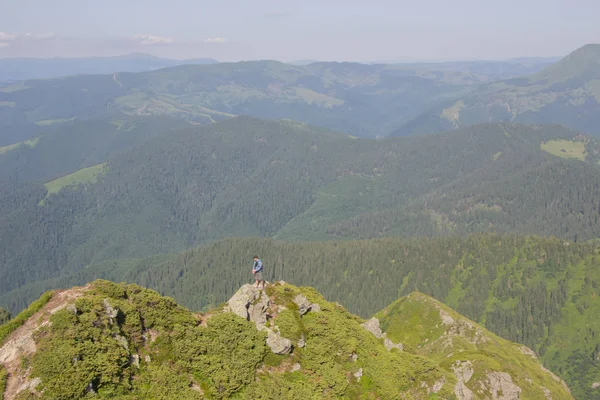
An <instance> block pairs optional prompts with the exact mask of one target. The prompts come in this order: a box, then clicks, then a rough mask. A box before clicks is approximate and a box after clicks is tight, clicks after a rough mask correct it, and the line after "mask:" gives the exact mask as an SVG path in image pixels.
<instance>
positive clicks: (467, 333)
mask: <svg viewBox="0 0 600 400" xmlns="http://www.w3.org/2000/svg"><path fill="white" fill-rule="evenodd" d="M376 317H377V318H378V319H379V320H380V323H381V328H382V330H383V332H385V333H386V334H387V336H388V337H389V338H390V339H391V340H392V341H394V342H400V343H403V344H405V345H408V347H409V348H410V349H414V351H415V352H416V353H417V354H420V355H423V356H426V357H429V358H431V359H433V360H435V361H436V362H438V363H440V365H441V366H442V367H443V368H445V369H446V370H447V371H449V372H451V373H454V374H455V375H456V376H457V379H459V380H461V379H462V381H463V384H464V387H466V388H467V389H468V390H469V391H470V392H471V393H472V394H473V397H472V398H474V399H479V398H481V399H485V398H493V397H494V396H497V395H498V393H497V392H495V390H496V391H497V390H498V389H497V388H496V389H494V387H493V384H492V382H493V381H494V380H495V379H496V378H497V377H498V376H499V375H497V373H498V372H502V373H503V374H507V375H508V376H509V377H510V379H507V381H508V382H510V384H508V383H506V387H505V388H504V391H507V392H508V390H509V388H510V389H512V390H515V391H518V392H519V394H520V398H524V399H532V400H533V399H540V400H545V399H547V398H548V397H547V396H548V393H549V392H551V393H552V396H556V397H558V398H561V399H563V398H564V399H566V398H569V397H571V394H570V392H569V390H568V388H567V387H566V385H564V383H562V382H561V381H560V380H558V378H556V376H553V375H552V374H550V373H548V371H547V370H546V369H545V368H544V367H543V366H542V365H541V364H540V363H539V361H538V360H537V358H536V356H535V353H533V352H531V350H529V349H527V348H525V347H524V346H522V345H517V344H514V343H511V342H509V341H507V340H505V339H502V338H500V337H498V336H496V335H494V334H493V333H491V332H489V331H487V330H485V329H483V328H481V327H479V326H477V324H476V323H474V322H472V321H469V320H468V319H466V318H465V317H463V316H461V315H460V314H458V313H457V312H455V311H453V310H452V309H450V308H449V307H447V306H445V305H443V304H442V303H440V302H438V301H436V300H434V299H433V298H431V297H429V296H426V295H424V294H421V293H411V294H410V295H408V296H407V297H404V298H401V299H399V300H397V301H396V302H394V303H392V304H391V305H390V306H388V307H386V308H385V309H383V310H382V311H380V312H379V313H377V314H376ZM467 372H468V373H467ZM469 375H471V376H469ZM467 377H468V379H467ZM504 378H506V375H504ZM512 385H514V386H512ZM515 386H516V387H515ZM464 387H463V390H465V389H464ZM517 388H518V389H517ZM505 394H507V393H505Z"/></svg>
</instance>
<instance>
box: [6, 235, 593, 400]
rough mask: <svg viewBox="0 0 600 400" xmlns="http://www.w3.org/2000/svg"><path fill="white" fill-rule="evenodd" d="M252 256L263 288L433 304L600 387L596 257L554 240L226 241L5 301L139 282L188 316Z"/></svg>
mask: <svg viewBox="0 0 600 400" xmlns="http://www.w3.org/2000/svg"><path fill="white" fill-rule="evenodd" d="M255 253H257V254H259V255H260V256H261V257H262V259H263V261H264V264H265V266H266V276H267V279H268V280H270V281H275V280H284V281H286V282H292V283H294V284H297V285H308V286H313V287H315V288H316V289H317V290H319V291H320V292H322V293H323V295H324V296H325V297H326V298H328V299H330V300H332V301H333V300H335V301H339V302H340V303H341V304H344V305H345V306H347V307H348V308H349V310H350V311H352V312H355V313H358V314H359V315H361V316H363V317H367V316H370V315H372V314H374V313H375V312H377V311H378V310H380V309H382V308H384V307H385V306H387V305H388V304H389V303H391V302H393V301H394V300H395V299H397V298H398V297H400V296H404V295H407V294H409V293H410V292H413V291H415V290H418V291H421V292H423V293H425V294H429V295H431V296H433V297H435V298H437V299H439V300H440V301H442V302H444V303H445V304H448V305H449V306H451V307H453V308H454V309H456V310H457V311H459V312H460V313H461V314H463V315H465V316H467V317H469V318H471V319H473V320H475V321H478V322H480V323H481V324H483V325H484V326H485V327H486V328H488V329H490V330H491V331H493V332H495V333H497V334H498V335H500V336H502V337H505V338H507V339H509V340H513V341H515V342H519V343H522V344H525V345H527V346H529V347H531V348H532V349H534V350H535V351H536V352H537V353H538V354H539V355H540V356H541V357H542V360H543V362H544V363H545V365H546V366H547V367H548V368H550V369H551V370H553V371H554V372H555V373H557V374H559V375H560V376H562V377H563V378H564V379H565V380H566V381H567V382H568V383H569V386H570V387H571V388H572V389H573V390H574V392H575V393H579V394H583V393H585V394H586V396H587V397H585V396H583V397H581V396H580V397H578V398H585V399H593V398H596V397H593V396H597V394H593V392H592V391H591V385H592V383H593V382H597V381H598V380H599V379H600V363H599V362H598V358H597V354H598V349H597V340H596V339H595V338H597V337H598V335H600V323H599V321H600V314H599V312H600V311H599V308H598V306H597V301H596V296H597V287H598V285H599V284H600V248H599V247H598V245H597V244H591V243H572V242H565V241H563V240H561V239H556V238H539V237H523V236H513V235H496V234H478V235H474V236H469V237H466V238H459V237H448V238H437V239H436V238H413V239H399V238H387V239H377V240H362V241H327V242H280V241H273V240H272V239H260V238H247V239H243V238H242V239H225V240H221V241H217V242H214V243H211V244H207V245H204V246H201V247H199V248H197V249H194V250H190V251H185V252H183V253H181V254H175V255H161V256H156V257H152V258H147V259H142V260H131V259H130V260H116V261H107V262H104V263H102V264H98V265H93V266H90V267H88V268H85V269H84V270H82V271H79V272H77V273H74V274H72V275H70V276H66V277H63V278H59V279H52V280H49V281H46V282H38V283H31V284H29V285H27V286H25V287H23V288H21V289H20V290H18V291H16V292H12V293H8V294H6V295H4V296H2V297H0V304H3V305H5V306H8V307H9V309H19V308H21V307H22V306H23V305H25V304H26V303H27V302H28V301H30V300H31V299H33V298H35V297H36V296H39V294H40V293H42V292H44V291H45V290H47V289H49V288H52V287H69V286H72V285H75V284H84V283H86V282H88V281H91V280H93V279H95V278H106V279H111V280H116V281H127V282H136V283H139V284H141V285H144V286H148V287H151V288H153V289H156V290H158V291H159V292H160V293H162V294H165V295H168V296H172V297H174V298H175V299H177V300H178V301H179V302H181V303H182V304H183V305H185V306H187V307H190V308H191V309H194V310H201V309H209V308H212V307H215V306H217V305H219V304H220V303H221V302H223V301H226V300H227V299H228V298H229V297H230V296H231V295H232V294H233V293H234V292H235V291H236V290H237V289H238V288H239V287H240V286H241V285H242V284H244V283H248V282H250V281H251V279H252V277H251V274H250V269H251V266H252V260H251V257H252V255H254V254H255Z"/></svg>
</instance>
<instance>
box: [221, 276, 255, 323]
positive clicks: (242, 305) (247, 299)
mask: <svg viewBox="0 0 600 400" xmlns="http://www.w3.org/2000/svg"><path fill="white" fill-rule="evenodd" d="M259 296H260V291H259V290H258V288H257V287H255V286H254V285H250V284H246V285H244V286H242V287H241V288H240V289H239V290H238V291H237V292H236V293H235V294H234V295H233V296H232V297H231V299H229V301H228V302H227V307H228V309H229V311H231V312H232V313H234V314H236V315H239V316H240V317H242V318H244V319H246V320H247V321H250V313H249V311H248V309H249V307H250V305H252V302H253V301H254V300H256V299H257V298H258V297H259Z"/></svg>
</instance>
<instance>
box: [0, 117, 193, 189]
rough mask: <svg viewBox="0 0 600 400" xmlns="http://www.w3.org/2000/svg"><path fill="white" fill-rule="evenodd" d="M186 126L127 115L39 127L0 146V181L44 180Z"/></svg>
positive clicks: (167, 119) (170, 120)
mask: <svg viewBox="0 0 600 400" xmlns="http://www.w3.org/2000/svg"><path fill="white" fill-rule="evenodd" d="M185 127H189V124H188V123H186V122H185V121H182V120H180V119H177V118H171V117H152V116H145V117H131V116H127V115H120V116H113V117H105V118H99V119H90V120H73V121H67V122H64V123H61V124H57V125H47V126H40V127H38V128H37V129H36V131H35V134H36V137H35V139H33V140H29V141H25V142H21V143H16V144H14V145H11V146H3V147H0V182H4V183H10V185H11V186H12V187H18V186H20V185H23V184H25V183H27V182H47V181H50V180H53V179H56V178H60V177H61V176H64V175H67V174H69V173H72V172H75V171H77V170H80V169H82V168H86V167H90V166H93V165H97V164H101V163H103V162H105V161H106V160H108V159H109V158H112V157H114V156H116V155H117V154H120V153H123V152H125V151H127V150H131V149H133V148H134V147H136V146H138V145H141V144H142V143H144V142H145V141H146V140H149V139H151V138H153V137H156V136H158V135H163V134H165V135H168V134H169V133H171V132H172V131H176V130H181V129H184V128H185Z"/></svg>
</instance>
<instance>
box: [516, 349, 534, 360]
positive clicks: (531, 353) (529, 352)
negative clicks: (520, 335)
mask: <svg viewBox="0 0 600 400" xmlns="http://www.w3.org/2000/svg"><path fill="white" fill-rule="evenodd" d="M519 350H520V351H521V353H523V354H525V355H527V356H529V357H531V358H535V359H536V360H537V355H536V354H535V351H533V350H531V349H530V348H529V347H527V346H521V347H519Z"/></svg>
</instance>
